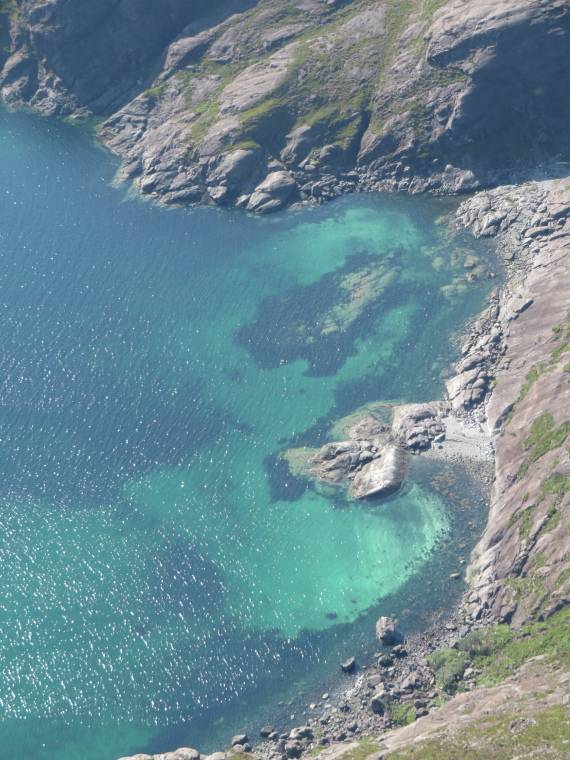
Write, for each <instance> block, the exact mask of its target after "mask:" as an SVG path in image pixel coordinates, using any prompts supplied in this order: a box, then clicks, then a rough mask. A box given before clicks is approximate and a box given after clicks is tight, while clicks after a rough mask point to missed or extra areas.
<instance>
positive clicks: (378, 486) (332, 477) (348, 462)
mask: <svg viewBox="0 0 570 760" xmlns="http://www.w3.org/2000/svg"><path fill="white" fill-rule="evenodd" d="M348 432H349V436H350V438H351V440H349V441H340V442H336V443H327V444H326V445H325V446H323V448H322V449H321V450H320V451H319V452H318V454H316V455H315V456H313V457H312V458H311V459H310V460H309V461H310V463H311V464H313V465H315V466H314V468H313V472H314V474H315V475H316V476H317V477H318V478H320V479H322V480H327V481H329V482H332V483H339V482H342V481H352V482H351V485H350V493H351V496H352V497H353V498H355V499H373V498H379V497H381V496H386V495H387V494H390V493H392V492H394V491H396V490H398V488H400V487H401V485H402V483H403V481H404V477H405V474H406V469H407V456H406V453H405V451H404V450H403V449H402V448H401V447H400V446H399V444H398V443H397V441H396V440H395V439H394V438H393V436H392V434H391V433H390V430H389V428H388V427H387V426H385V425H384V424H383V423H382V422H381V421H380V420H379V419H378V418H376V417H373V416H369V417H365V418H364V419H361V420H360V421H359V422H358V423H357V424H356V425H354V426H353V427H352V428H351V429H350V430H349V431H348ZM364 436H366V437H364Z"/></svg>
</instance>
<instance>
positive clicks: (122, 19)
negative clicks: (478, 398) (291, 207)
mask: <svg viewBox="0 0 570 760" xmlns="http://www.w3.org/2000/svg"><path fill="white" fill-rule="evenodd" d="M440 6H443V7H440ZM2 11H3V13H2V14H0V17H1V18H3V19H4V21H5V24H4V37H6V34H7V23H8V21H9V22H10V40H11V41H10V43H9V45H8V47H9V53H10V55H9V57H8V59H7V60H6V61H5V63H4V69H3V72H2V74H1V75H0V87H1V88H2V93H3V96H4V98H5V99H6V100H7V101H8V102H10V103H17V102H27V103H30V104H31V105H33V106H34V107H36V108H38V109H40V110H42V111H44V112H46V113H53V112H58V113H63V114H71V115H82V114H89V113H91V114H94V115H97V116H105V117H109V118H107V121H106V122H105V123H104V124H103V126H102V129H101V135H102V138H103V140H104V141H105V143H106V144H107V145H108V146H109V147H110V148H111V150H113V151H114V152H116V153H117V154H118V155H119V156H121V158H122V159H123V161H124V165H123V170H122V173H121V176H122V177H123V178H125V179H127V178H128V179H134V180H135V184H136V185H137V186H138V187H139V188H140V190H141V191H142V192H143V193H145V194H149V195H152V196H154V197H157V198H161V199H162V200H163V201H165V202H167V203H195V202H210V203H220V204H230V205H239V206H243V207H246V208H248V209H249V210H253V211H269V210H273V209H276V208H279V207H281V206H283V205H285V204H290V203H293V202H295V201H299V200H307V201H309V200H310V201H313V202H320V201H321V200H323V199H326V198H330V197H333V196H334V195H337V194H339V193H343V192H347V191H350V190H353V189H357V188H358V189H374V188H377V189H397V190H404V189H405V190H410V191H413V192H419V191H423V190H426V189H428V190H433V191H440V192H459V191H465V190H469V189H474V188H477V187H481V186H489V185H493V184H497V183H498V182H500V181H504V179H505V178H506V177H510V176H513V174H514V173H516V172H518V173H519V174H520V175H521V176H524V175H525V173H526V174H528V173H529V172H532V170H533V169H534V168H535V167H536V166H538V165H540V164H541V163H542V162H544V161H545V160H546V159H547V158H550V157H552V156H553V155H557V154H561V153H562V154H564V152H568V151H569V150H570V144H569V143H570V137H569V134H568V130H567V129H566V124H567V123H568V120H569V117H570V95H569V93H570V88H569V87H568V85H569V83H570V45H569V44H568V39H569V32H570V13H569V12H568V11H569V7H568V3H567V2H566V0H501V2H499V3H491V2H489V1H488V0H466V2H463V1H462V0H461V1H460V0H450V2H448V3H447V4H445V5H444V4H443V2H442V0H400V1H398V0H385V2H379V1H378V0H344V1H343V0H326V1H325V0H233V2H232V3H215V4H214V5H212V4H211V3H205V2H203V0H193V1H192V0H168V2H167V3H158V1H157V0H103V1H102V2H100V3H96V4H93V3H88V2H87V0H49V2H40V3H37V2H36V0H3V4H2ZM5 55H7V53H6V54H5ZM272 175H275V176H272Z"/></svg>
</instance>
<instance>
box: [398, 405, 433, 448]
mask: <svg viewBox="0 0 570 760" xmlns="http://www.w3.org/2000/svg"><path fill="white" fill-rule="evenodd" d="M392 429H393V431H394V435H395V436H396V438H397V439H398V440H399V441H400V443H401V444H403V445H404V446H406V447H407V448H408V449H412V450H420V449H427V448H429V447H430V446H431V444H432V442H433V441H434V440H442V439H443V438H444V437H445V425H444V423H443V421H442V419H441V417H440V416H439V414H438V411H437V409H436V408H435V407H434V406H433V405H432V404H405V405H403V406H398V407H396V409H395V410H394V422H393V425H392Z"/></svg>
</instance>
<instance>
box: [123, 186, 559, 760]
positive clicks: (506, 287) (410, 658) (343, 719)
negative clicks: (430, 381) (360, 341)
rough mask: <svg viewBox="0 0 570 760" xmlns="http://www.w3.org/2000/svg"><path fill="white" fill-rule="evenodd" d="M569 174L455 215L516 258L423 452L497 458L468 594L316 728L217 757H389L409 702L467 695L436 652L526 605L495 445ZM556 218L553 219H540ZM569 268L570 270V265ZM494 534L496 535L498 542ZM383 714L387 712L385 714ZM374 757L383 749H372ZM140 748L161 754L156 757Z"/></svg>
mask: <svg viewBox="0 0 570 760" xmlns="http://www.w3.org/2000/svg"><path fill="white" fill-rule="evenodd" d="M565 182H569V180H563V181H562V182H556V181H554V180H549V181H544V182H541V183H526V185H523V186H505V187H499V188H497V189H495V190H491V191H484V192H481V193H478V194H476V195H475V196H473V197H472V198H470V199H468V200H466V201H464V202H463V203H462V204H461V205H460V207H459V208H458V210H457V212H456V215H455V224H456V225H457V226H459V227H463V228H469V229H471V231H472V232H473V234H475V235H476V236H481V235H486V236H489V237H491V236H493V237H497V240H498V251H499V253H500V254H501V255H502V256H503V258H504V260H505V265H506V267H507V274H508V276H507V279H506V281H505V283H504V284H503V285H502V286H501V287H500V289H499V290H498V292H495V293H494V294H493V296H492V298H491V303H490V305H489V306H488V307H487V308H486V309H485V310H484V311H483V312H482V313H481V314H479V315H478V316H477V317H476V318H475V319H474V320H472V322H471V323H470V324H468V325H467V327H466V332H465V339H464V343H463V347H462V350H461V353H462V355H463V358H462V359H461V360H460V361H459V362H458V364H457V365H456V367H455V369H456V375H455V376H454V377H453V378H452V379H451V380H450V381H448V383H447V386H448V394H449V410H450V413H449V414H448V416H447V417H446V418H445V421H446V424H447V435H446V440H445V441H444V442H439V443H437V444H434V445H432V447H431V448H430V449H429V450H428V451H427V452H424V453H422V454H420V456H422V457H427V458H432V459H438V460H444V461H449V462H455V463H460V464H461V465H462V466H466V467H467V468H468V469H470V471H471V472H473V473H474V474H478V475H479V476H480V477H483V478H485V471H486V470H487V473H488V469H487V468H488V465H489V462H491V463H494V469H495V477H494V480H495V482H494V485H493V494H492V497H491V503H490V510H489V520H488V523H487V528H486V529H485V532H484V535H483V536H482V538H481V540H480V541H479V544H478V546H477V547H476V549H475V550H474V551H473V553H472V558H471V564H470V565H469V567H468V568H467V574H466V577H468V578H469V585H468V588H467V590H466V591H465V593H464V594H463V598H462V600H461V602H460V603H459V604H458V605H457V607H456V608H455V609H452V610H450V611H449V612H448V613H447V614H446V615H444V616H443V617H442V618H441V619H440V620H438V621H437V622H436V623H435V624H433V625H432V626H430V627H429V628H428V629H427V630H425V631H421V632H419V633H417V634H414V635H412V636H409V637H407V638H406V639H405V641H403V642H401V643H403V646H404V647H405V650H406V652H407V654H406V655H402V654H400V655H399V656H398V655H396V656H394V655H392V656H390V655H389V652H390V651H393V650H392V649H391V648H388V647H384V648H382V650H381V651H380V652H379V656H377V657H376V664H375V665H373V666H370V667H368V668H363V669H361V670H359V672H358V676H357V677H356V679H355V680H354V682H353V683H352V684H351V686H350V687H349V688H348V689H347V690H345V691H344V692H342V691H341V692H340V693H339V695H338V696H335V697H334V703H333V699H329V701H326V700H325V704H324V707H323V708H322V711H321V710H320V709H319V710H315V713H316V714H317V715H318V717H315V718H310V719H308V720H307V725H306V726H301V727H299V728H297V729H293V730H292V731H290V732H287V734H281V735H278V734H276V733H275V734H272V737H271V739H270V740H266V741H264V742H261V743H258V742H255V739H254V738H253V737H251V738H252V741H253V744H254V748H253V750H252V749H251V744H250V743H249V739H248V741H247V742H246V741H243V737H241V740H242V741H243V743H241V744H240V741H236V739H240V737H234V741H233V747H232V748H231V749H229V750H227V751H226V752H217V753H213V754H211V755H209V758H210V760H229V758H231V757H233V756H237V755H243V754H246V755H248V754H249V753H250V752H253V754H254V755H255V757H259V758H264V760H265V759H266V760H270V759H271V760H286V759H287V758H298V757H302V756H305V755H315V754H318V755H319V757H320V758H322V760H333V758H335V757H338V756H341V755H344V754H347V753H348V754H347V757H349V756H350V753H351V752H354V749H355V747H360V746H361V745H360V744H356V740H359V741H362V740H365V741H373V742H374V745H375V746H376V747H378V750H377V752H379V753H380V754H377V753H376V760H377V759H378V757H382V756H383V751H382V750H381V747H384V748H385V749H387V750H389V749H393V748H395V747H396V746H400V744H401V740H400V739H398V740H397V741H396V740H395V743H394V744H393V745H392V744H391V743H390V741H388V743H387V744H386V743H385V742H384V741H383V740H384V739H387V738H388V737H389V736H393V735H394V732H393V730H394V728H396V727H397V723H396V722H395V721H394V716H395V715H396V714H397V713H398V709H400V711H401V710H402V709H404V710H406V711H407V714H408V716H412V717H413V719H414V723H413V724H412V726H416V725H420V723H421V722H422V721H423V724H426V722H427V721H430V720H431V721H432V722H433V715H434V714H435V713H436V711H438V710H439V709H441V706H442V705H445V704H449V703H450V702H452V701H453V700H456V699H458V698H459V697H453V696H451V695H448V694H446V693H445V691H444V690H442V689H441V688H439V687H438V686H437V685H436V679H435V674H434V671H433V670H432V669H431V668H430V667H429V665H428V662H427V660H426V656H427V655H429V654H430V653H431V652H433V651H435V650H440V649H442V648H444V647H453V646H454V645H455V644H456V643H457V641H458V640H460V639H461V638H463V637H464V636H465V635H466V634H467V633H469V632H471V631H480V630H482V629H484V628H487V627H490V626H493V625H494V624H496V623H497V622H503V623H505V622H507V623H508V622H510V621H511V620H512V618H513V615H514V614H515V612H516V610H515V611H514V612H511V613H510V617H509V614H504V604H503V605H502V606H501V605H497V603H496V601H495V600H494V596H495V595H496V594H497V588H500V586H501V581H500V578H498V577H497V575H498V573H497V572H496V567H495V577H494V579H492V580H490V578H489V575H490V573H489V557H488V553H489V551H492V552H494V553H495V554H497V553H500V547H501V540H500V539H501V538H503V537H504V532H503V534H502V535H500V536H499V540H498V541H497V525H496V522H497V518H496V515H497V513H502V523H503V527H504V524H505V522H506V519H507V520H508V517H507V518H506V519H505V514H504V510H503V509H501V506H502V504H503V501H504V493H505V485H504V476H503V473H502V470H503V469H504V468H505V466H506V465H505V461H503V458H502V457H501V451H499V452H496V451H494V446H493V442H497V441H499V442H502V440H503V439H502V438H501V437H500V436H499V432H500V430H501V426H502V425H503V423H504V420H505V419H506V417H507V414H508V413H509V412H511V411H512V409H513V406H514V403H513V400H512V398H513V397H515V398H516V392H518V388H519V387H520V380H521V376H522V377H523V379H524V371H523V370H522V367H520V366H519V367H518V373H517V372H515V373H514V374H515V375H516V376H515V378H514V379H513V381H512V382H506V380H509V378H510V377H511V375H513V370H514V367H513V365H512V363H511V358H510V354H511V352H512V351H511V350H512V343H513V335H512V333H515V331H514V330H513V325H516V326H517V327H518V326H520V325H521V324H522V323H523V321H524V319H525V316H524V315H525V314H526V315H528V314H529V313H530V312H531V308H530V307H531V306H533V304H534V303H535V302H537V301H539V300H540V297H541V293H540V292H539V291H536V290H532V297H531V296H529V292H530V290H529V282H531V281H532V280H533V278H534V280H536V273H537V272H539V273H541V277H542V279H543V280H544V279H545V275H550V276H552V272H553V271H555V270H557V268H559V267H560V265H561V263H562V262H564V261H565V260H566V259H568V256H567V251H565V250H564V249H565V247H566V246H568V244H569V241H570V219H569V212H570V194H569V193H568V190H567V187H569V186H570V185H566V184H565ZM545 219H546V223H541V222H543V221H544V220H545ZM549 220H550V221H549ZM567 270H568V271H569V272H570V263H568V267H567ZM547 279H548V278H547ZM546 296H547V297H548V293H546ZM559 309H560V304H559V303H555V304H553V305H552V307H551V311H553V312H554V314H553V316H552V319H551V321H553V320H554V321H556V320H558V321H560V317H561V316H562V317H564V316H565V314H563V315H560V314H559ZM541 342H542V341H539V343H541ZM474 370H476V372H474ZM521 372H522V375H521ZM551 374H552V373H551ZM497 377H498V382H497ZM481 378H484V383H479V387H483V388H484V391H485V392H484V393H483V394H475V395H474V393H473V386H474V385H475V383H476V382H477V379H481ZM509 386H510V398H509ZM513 387H514V389H515V390H513ZM497 389H500V392H499V391H498V390H497ZM515 391H516V392H515ZM505 396H506V397H507V398H506V399H505V398H504V397H505ZM487 477H489V473H488V474H487ZM503 506H504V505H503ZM494 523H495V524H494ZM490 532H491V533H493V534H494V539H493V540H494V544H492V545H491V547H489V543H490V541H489V538H488V535H489V533H490ZM511 553H512V552H511ZM567 564H570V563H568V562H567ZM560 596H561V594H559V595H558V598H560ZM466 673H467V671H466ZM533 683H534V682H533ZM535 685H536V684H535ZM464 687H465V691H466V692H467V693H469V692H471V691H476V692H478V686H477V683H476V674H468V675H467V677H466V678H465V680H464ZM459 696H460V697H461V698H462V699H463V698H464V697H463V696H462V695H459ZM380 704H382V707H381V708H380V707H378V708H377V709H376V711H375V709H374V708H373V705H380ZM446 709H447V708H446ZM411 711H413V714H412V712H411ZM319 712H320V714H319ZM380 712H382V713H383V714H382V715H380V714H379V713H380ZM449 712H450V714H451V715H453V709H451V708H450V709H449ZM430 716H432V717H431V718H430ZM442 720H443V719H442ZM430 725H431V724H430ZM260 728H261V727H260ZM406 730H407V729H406V728H405V727H402V728H399V729H397V728H396V733H397V734H398V735H400V734H402V732H404V733H405V731H406ZM387 732H391V733H390V734H388V733H387ZM402 735H403V734H402ZM370 737H373V738H370ZM177 752H178V753H177V754H176V753H167V754H166V755H158V756H157V755H155V756H154V758H155V760H157V758H160V760H184V758H186V757H191V755H190V754H188V755H187V754H184V752H190V750H184V751H182V750H178V751H177ZM192 752H195V754H196V755H197V754H198V753H197V752H196V751H192ZM368 755H371V756H372V755H374V753H373V752H369V753H368ZM134 757H135V758H137V760H150V758H151V757H152V756H144V755H136V756H134ZM193 757H194V755H193Z"/></svg>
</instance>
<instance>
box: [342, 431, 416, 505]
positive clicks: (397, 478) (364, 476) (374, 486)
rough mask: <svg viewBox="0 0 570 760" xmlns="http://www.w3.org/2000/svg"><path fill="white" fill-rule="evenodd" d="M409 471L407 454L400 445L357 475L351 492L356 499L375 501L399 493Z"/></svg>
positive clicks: (386, 452)
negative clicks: (395, 492)
mask: <svg viewBox="0 0 570 760" xmlns="http://www.w3.org/2000/svg"><path fill="white" fill-rule="evenodd" d="M406 470H407V459H406V454H405V452H404V451H402V449H401V448H400V446H399V445H398V444H392V445H388V446H385V447H384V448H383V449H382V452H381V453H380V454H379V456H377V457H376V458H375V459H373V460H372V461H371V462H369V463H368V464H365V465H364V466H363V467H362V469H361V470H360V471H359V472H358V473H357V474H356V475H355V477H354V480H353V483H352V487H351V492H352V495H353V497H354V498H355V499H374V498H378V497H380V496H386V495H388V494H390V493H393V492H394V491H397V490H398V489H399V488H400V487H401V486H402V483H403V482H404V478H405V475H406Z"/></svg>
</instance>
